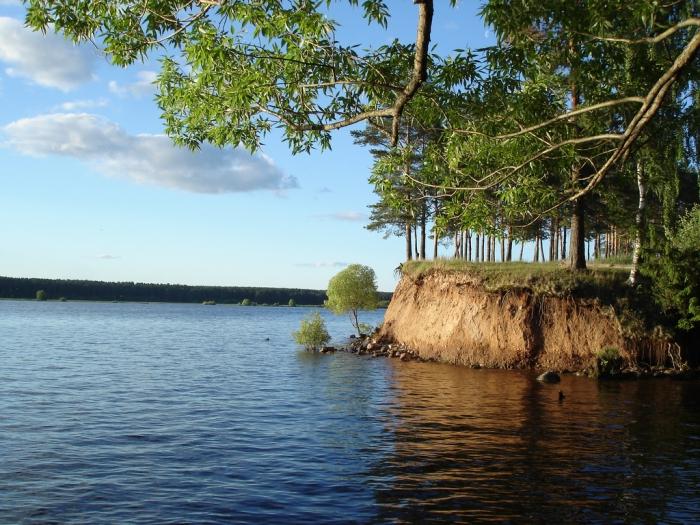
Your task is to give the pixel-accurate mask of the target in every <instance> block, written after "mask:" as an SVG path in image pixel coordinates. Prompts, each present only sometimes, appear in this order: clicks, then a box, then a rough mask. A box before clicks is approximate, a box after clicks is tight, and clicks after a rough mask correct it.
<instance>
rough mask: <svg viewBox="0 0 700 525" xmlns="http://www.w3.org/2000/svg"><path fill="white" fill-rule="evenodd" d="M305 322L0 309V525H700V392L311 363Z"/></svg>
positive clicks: (354, 360)
mask: <svg viewBox="0 0 700 525" xmlns="http://www.w3.org/2000/svg"><path fill="white" fill-rule="evenodd" d="M308 311H309V309H306V308H264V307H260V308H257V307H233V306H220V305H217V306H201V305H174V304H111V303H106V304H98V303H77V302H67V303H51V302H49V303H38V302H20V301H0V523H2V524H5V523H30V524H34V523H61V524H63V523H90V524H107V523H110V524H111V523H136V524H138V523H198V524H199V523H277V524H279V523H424V522H439V521H445V522H478V521H499V522H502V521H506V522H507V521H513V522H578V523H590V522H605V523H615V522H618V523H639V522H647V523H652V522H666V523H692V522H698V521H700V489H698V487H699V486H700V384H698V383H697V382H674V381H670V380H649V381H638V382H623V383H622V382H600V383H597V382H594V381H590V380H587V379H583V378H576V377H564V379H563V381H562V383H561V384H560V385H554V386H552V385H542V384H539V383H537V381H535V379H534V375H533V374H531V373H527V372H512V371H488V370H467V369H461V368H456V367H451V366H446V365H438V364H432V363H402V362H400V361H397V360H385V359H371V358H362V357H357V356H354V355H350V354H344V353H338V354H335V355H313V354H308V353H305V352H303V351H298V350H297V349H296V348H295V347H294V345H293V344H292V342H291V339H290V335H289V334H290V332H291V331H292V330H294V329H296V328H297V327H298V324H299V320H300V319H301V317H303V316H304V315H305V314H306V313H308ZM324 316H325V317H326V319H327V322H328V325H329V329H330V332H331V334H332V335H333V336H334V337H336V338H342V337H343V336H347V335H348V334H349V333H350V331H351V330H350V325H349V321H348V320H347V319H346V318H344V317H333V316H330V315H325V314H324ZM381 316H382V312H375V313H370V314H367V315H366V316H365V320H367V321H369V322H371V323H374V324H376V323H378V322H379V321H380V320H381ZM267 338H269V340H266V339H267ZM559 389H562V390H563V391H564V392H565V394H566V399H565V400H564V401H563V402H561V403H560V402H559V401H558V399H557V397H558V396H557V394H558V391H559Z"/></svg>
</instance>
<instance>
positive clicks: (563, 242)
mask: <svg viewBox="0 0 700 525" xmlns="http://www.w3.org/2000/svg"><path fill="white" fill-rule="evenodd" d="M561 260H562V261H565V260H566V226H564V227H563V228H562V229H561Z"/></svg>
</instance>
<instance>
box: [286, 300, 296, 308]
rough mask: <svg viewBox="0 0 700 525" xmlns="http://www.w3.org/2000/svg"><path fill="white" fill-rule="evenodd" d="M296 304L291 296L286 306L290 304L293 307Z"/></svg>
mask: <svg viewBox="0 0 700 525" xmlns="http://www.w3.org/2000/svg"><path fill="white" fill-rule="evenodd" d="M296 305H297V302H296V301H295V300H294V299H293V298H292V299H289V302H288V303H287V306H292V307H293V306H296Z"/></svg>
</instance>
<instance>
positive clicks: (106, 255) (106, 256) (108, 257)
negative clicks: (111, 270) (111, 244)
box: [95, 253, 121, 261]
mask: <svg viewBox="0 0 700 525" xmlns="http://www.w3.org/2000/svg"><path fill="white" fill-rule="evenodd" d="M95 258H96V259H102V260H105V261H113V260H114V259H121V257H120V256H119V255H110V254H109V253H104V254H102V255H96V256H95Z"/></svg>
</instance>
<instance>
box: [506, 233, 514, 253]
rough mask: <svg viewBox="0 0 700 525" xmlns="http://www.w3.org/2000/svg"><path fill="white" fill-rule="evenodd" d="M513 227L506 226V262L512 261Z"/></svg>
mask: <svg viewBox="0 0 700 525" xmlns="http://www.w3.org/2000/svg"><path fill="white" fill-rule="evenodd" d="M512 256H513V227H512V226H508V249H507V250H506V261H508V262H510V261H512V260H513V258H512Z"/></svg>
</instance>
